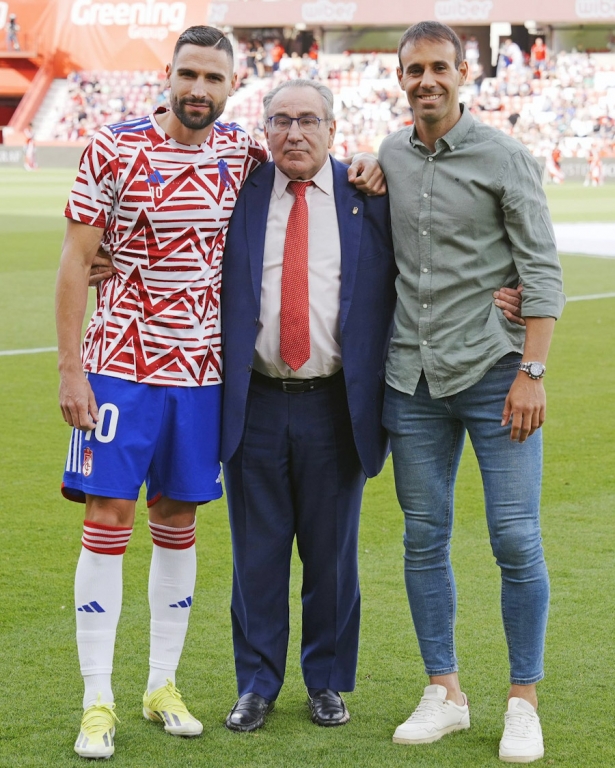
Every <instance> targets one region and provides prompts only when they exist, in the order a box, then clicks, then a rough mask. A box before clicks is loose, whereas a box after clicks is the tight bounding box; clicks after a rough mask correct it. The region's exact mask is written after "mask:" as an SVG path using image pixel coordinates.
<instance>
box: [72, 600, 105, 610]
mask: <svg viewBox="0 0 615 768" xmlns="http://www.w3.org/2000/svg"><path fill="white" fill-rule="evenodd" d="M77 610H78V611H81V612H82V613H105V609H104V608H103V607H102V606H101V605H99V604H98V603H97V602H96V600H92V602H91V603H86V604H85V605H82V606H81V608H77Z"/></svg>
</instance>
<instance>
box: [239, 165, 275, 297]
mask: <svg viewBox="0 0 615 768" xmlns="http://www.w3.org/2000/svg"><path fill="white" fill-rule="evenodd" d="M274 167H275V166H274V165H273V163H268V164H267V165H266V166H265V167H264V168H263V170H262V172H261V173H259V174H258V175H257V177H256V179H253V178H252V177H248V180H247V182H246V185H247V187H248V189H247V190H246V192H247V195H246V242H247V243H248V256H249V261H250V273H251V276H252V288H253V290H254V299H255V301H256V305H257V307H260V304H261V283H262V279H263V256H264V253H265V234H266V231H267V216H268V214H269V203H270V200H271V190H272V188H273V180H274Z"/></svg>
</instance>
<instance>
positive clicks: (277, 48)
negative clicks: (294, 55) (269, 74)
mask: <svg viewBox="0 0 615 768" xmlns="http://www.w3.org/2000/svg"><path fill="white" fill-rule="evenodd" d="M285 54H286V51H285V50H284V46H283V45H282V43H281V42H280V41H279V40H276V41H275V43H274V45H273V48H272V49H271V61H272V65H271V68H272V71H273V72H277V71H278V70H279V68H280V61H281V59H282V57H283V56H284V55H285Z"/></svg>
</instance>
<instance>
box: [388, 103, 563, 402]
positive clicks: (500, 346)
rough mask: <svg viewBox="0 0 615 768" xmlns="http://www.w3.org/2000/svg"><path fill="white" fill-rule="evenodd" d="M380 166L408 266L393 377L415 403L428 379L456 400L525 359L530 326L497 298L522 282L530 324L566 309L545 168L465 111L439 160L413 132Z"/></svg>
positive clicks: (438, 392) (402, 274) (433, 390)
mask: <svg viewBox="0 0 615 768" xmlns="http://www.w3.org/2000/svg"><path fill="white" fill-rule="evenodd" d="M462 110H463V107H462ZM379 160H380V164H381V166H382V169H383V170H384V172H385V174H386V178H387V184H388V188H389V196H390V201H391V202H390V205H391V219H392V227H393V242H394V246H395V258H396V262H397V267H398V269H399V276H398V278H397V284H396V287H397V307H396V311H395V329H394V332H393V337H392V339H391V344H390V347H389V354H388V359H387V371H386V380H387V383H388V384H390V385H391V386H392V387H394V388H395V389H397V390H400V391H401V392H407V393H408V394H411V395H412V394H414V390H415V389H416V385H417V383H418V380H419V378H420V375H421V371H424V372H425V377H426V379H427V383H428V384H429V391H430V394H431V396H432V397H434V398H437V397H446V396H448V395H453V394H455V393H456V392H460V391H462V390H464V389H467V388H468V387H470V386H472V384H475V383H476V382H477V381H479V380H480V379H481V378H482V377H483V376H484V374H485V373H486V372H487V370H488V369H489V368H491V366H493V365H494V363H495V362H496V361H497V360H499V358H501V357H503V356H504V355H505V354H507V353H509V352H521V353H522V352H523V344H524V340H525V329H524V328H522V327H520V326H518V325H514V324H512V323H509V322H508V321H507V320H506V318H505V317H504V316H503V314H502V313H501V311H500V310H499V309H498V308H497V307H496V306H495V305H494V303H493V292H494V291H496V290H498V289H499V288H501V287H502V286H511V287H516V286H517V284H518V283H519V282H522V283H523V286H524V291H523V310H522V311H523V315H524V316H525V317H555V318H558V317H559V316H560V314H561V312H562V310H563V308H564V302H565V297H564V294H563V292H562V275H561V268H560V264H559V261H558V258H557V250H556V245H555V236H554V234H553V227H552V226H551V220H550V216H549V210H548V207H547V200H546V197H545V194H544V191H543V189H542V182H541V171H540V167H539V165H538V163H537V162H536V160H534V158H533V157H532V156H531V155H530V153H529V151H528V150H527V149H526V148H525V147H524V146H523V145H522V144H520V143H519V142H518V141H516V140H514V139H511V138H510V137H509V136H506V135H505V134H504V133H501V132H500V131H497V130H495V129H494V128H491V127H489V126H486V125H483V124H482V123H479V122H478V121H476V120H474V118H473V117H472V115H471V114H470V113H469V112H468V111H467V110H463V111H462V116H461V119H460V120H459V121H458V122H457V124H456V125H455V126H454V127H453V128H452V129H451V130H450V131H449V132H448V133H447V134H446V136H443V137H442V138H441V139H438V141H437V142H436V150H435V152H434V153H433V154H432V153H431V152H430V150H429V149H428V148H427V147H426V146H425V145H424V144H423V143H422V142H421V141H420V140H419V138H418V136H417V135H416V132H415V131H414V129H411V128H404V129H402V130H400V131H397V132H396V133H393V134H391V135H390V136H387V138H386V139H385V140H384V141H383V143H382V145H381V148H380V157H379Z"/></svg>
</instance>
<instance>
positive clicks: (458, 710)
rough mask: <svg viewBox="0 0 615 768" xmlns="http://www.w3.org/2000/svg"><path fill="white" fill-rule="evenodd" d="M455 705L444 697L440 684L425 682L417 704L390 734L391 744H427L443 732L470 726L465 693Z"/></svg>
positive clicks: (444, 689)
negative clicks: (461, 702) (461, 704)
mask: <svg viewBox="0 0 615 768" xmlns="http://www.w3.org/2000/svg"><path fill="white" fill-rule="evenodd" d="M463 700H464V702H465V703H464V704H463V706H461V707H460V706H459V705H458V704H455V702H453V701H448V699H447V698H446V688H445V687H444V686H443V685H428V686H427V687H426V688H425V693H424V694H423V698H422V699H421V700H420V702H419V705H418V707H417V708H416V709H415V710H414V712H413V713H412V714H411V715H410V717H409V718H408V719H407V720H406V722H405V723H402V724H401V725H400V726H398V727H397V729H396V731H395V733H394V734H393V742H394V743H395V744H431V742H432V741H438V739H441V738H442V737H443V736H445V735H446V734H447V733H453V731H464V730H465V729H466V728H469V727H470V708H469V707H468V700H467V699H466V695H465V693H464V694H463Z"/></svg>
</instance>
